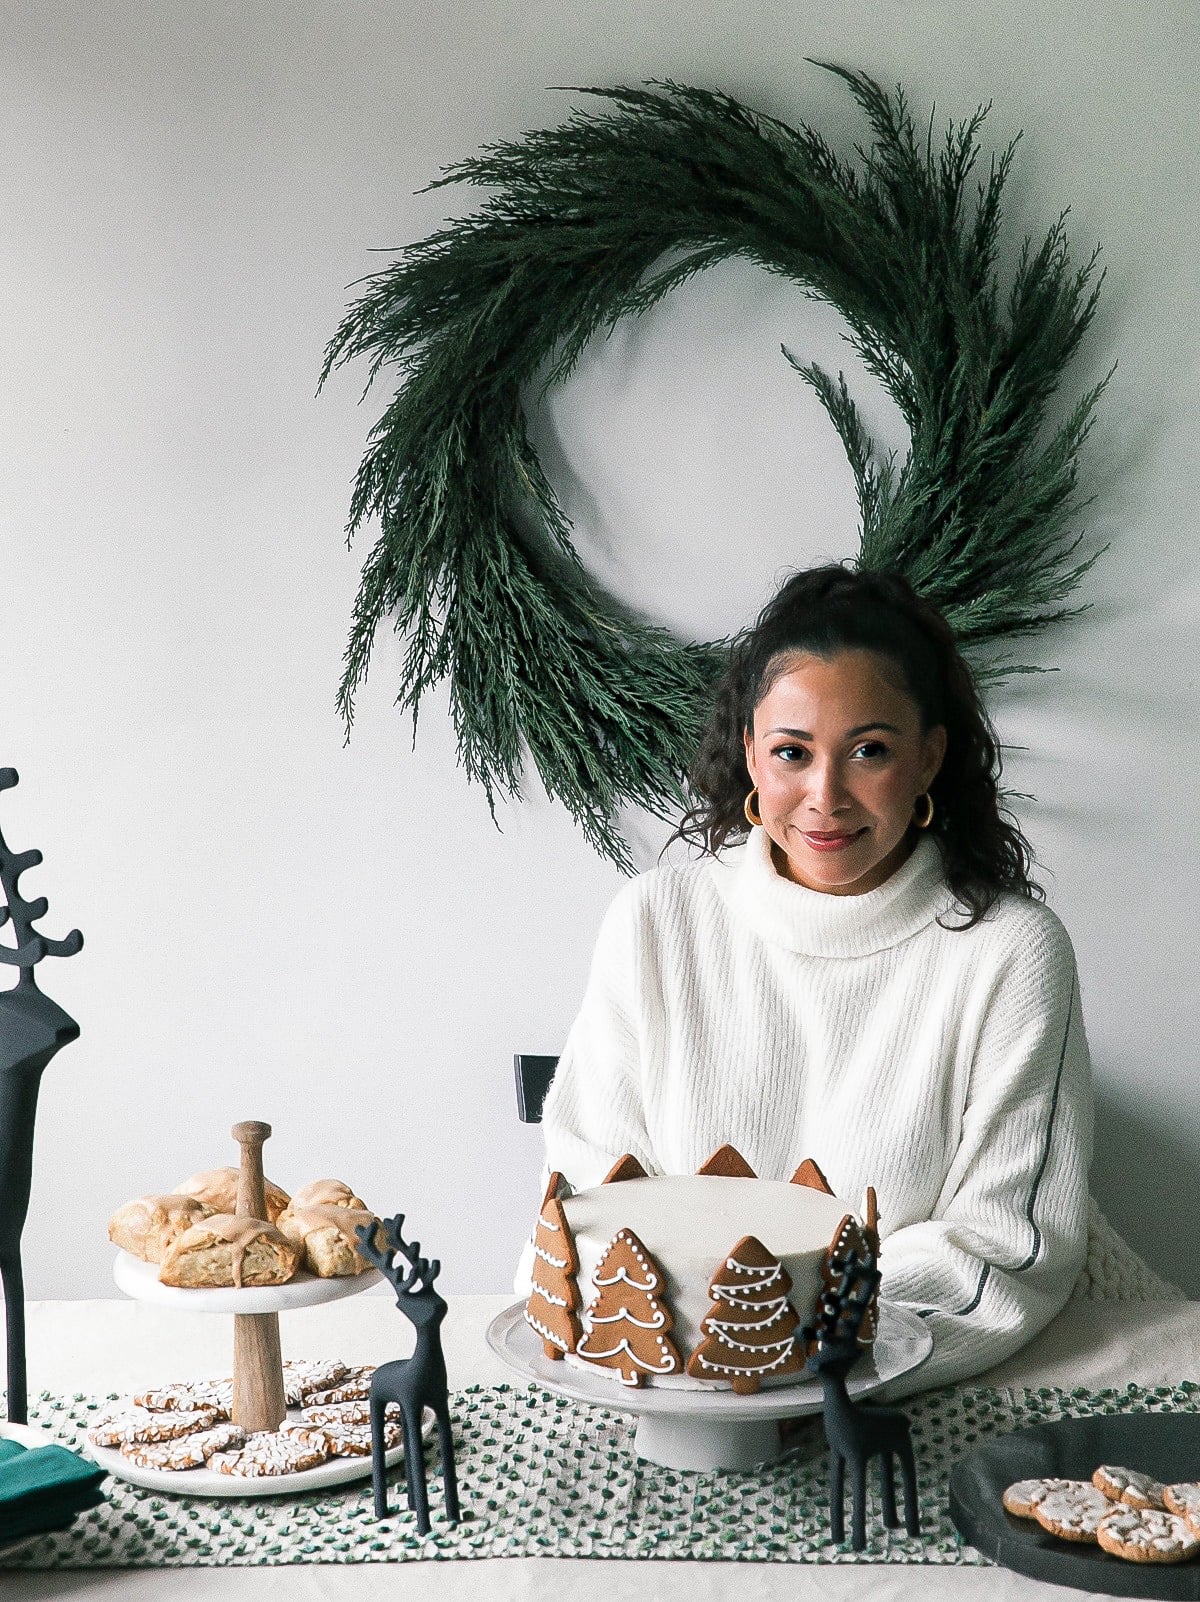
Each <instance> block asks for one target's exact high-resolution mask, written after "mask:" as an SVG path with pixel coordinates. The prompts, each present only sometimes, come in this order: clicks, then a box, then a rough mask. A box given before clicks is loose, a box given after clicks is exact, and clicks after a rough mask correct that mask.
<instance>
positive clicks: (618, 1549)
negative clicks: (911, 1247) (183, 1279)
mask: <svg viewBox="0 0 1200 1602" xmlns="http://www.w3.org/2000/svg"><path fill="white" fill-rule="evenodd" d="M105 1405H106V1401H105V1400H103V1399H100V1400H97V1399H90V1398H86V1397H82V1396H76V1397H74V1398H56V1397H51V1396H47V1395H43V1396H42V1397H41V1398H40V1399H39V1400H38V1402H37V1403H36V1404H35V1406H34V1408H33V1409H32V1418H31V1422H35V1423H37V1424H40V1425H41V1426H42V1427H43V1428H45V1429H47V1430H49V1431H50V1432H51V1433H52V1434H53V1435H54V1436H55V1438H56V1439H58V1440H60V1441H62V1442H63V1444H64V1445H67V1446H70V1447H74V1448H77V1449H78V1448H80V1447H81V1446H82V1445H83V1440H84V1432H85V1431H86V1429H87V1427H88V1425H89V1423H90V1422H91V1420H92V1419H93V1418H94V1417H95V1416H96V1415H97V1413H98V1412H99V1411H100V1410H101V1409H102V1408H103V1407H104V1406H105ZM451 1410H452V1412H453V1416H454V1420H455V1439H456V1443H457V1461H458V1476H459V1487H460V1495H461V1499H462V1509H463V1513H464V1515H465V1516H464V1518H463V1521H462V1523H460V1524H459V1525H457V1526H451V1525H449V1524H447V1523H446V1521H445V1518H444V1516H443V1503H442V1492H441V1469H440V1463H439V1461H438V1458H437V1454H436V1450H434V1449H433V1448H432V1447H431V1448H430V1449H429V1452H428V1482H429V1488H430V1513H431V1517H432V1520H433V1528H432V1531H431V1533H430V1534H429V1535H428V1536H427V1537H425V1538H422V1537H420V1536H418V1535H417V1533H416V1529H415V1523H414V1519H413V1516H412V1514H411V1513H409V1512H408V1509H407V1505H406V1503H405V1498H404V1485H403V1469H402V1468H401V1469H399V1470H396V1471H394V1472H393V1474H392V1476H391V1480H392V1493H391V1494H392V1505H393V1507H396V1508H398V1509H399V1511H398V1512H397V1513H395V1514H394V1515H393V1516H392V1517H391V1518H389V1519H387V1520H385V1521H383V1522H382V1523H380V1522H378V1521H377V1520H376V1519H375V1517H374V1513H373V1509H372V1502H371V1486H370V1480H369V1479H364V1480H362V1481H359V1482H355V1483H354V1484H352V1485H349V1486H339V1487H338V1488H337V1489H336V1490H334V1491H324V1492H314V1493H311V1494H309V1495H307V1496H303V1497H298V1498H295V1499H290V1498H288V1497H279V1498H267V1497H264V1498H262V1499H261V1500H255V1499H253V1498H247V1499H245V1500H240V1499H239V1500H234V1501H230V1500H203V1499H200V1498H193V1497H187V1496H182V1495H181V1496H178V1497H176V1496H166V1495H162V1494H161V1493H158V1492H154V1491H145V1490H140V1489H138V1488H137V1487H135V1486H132V1485H128V1484H126V1483H124V1482H117V1481H114V1480H111V1479H110V1480H109V1481H107V1482H106V1485H105V1490H106V1492H107V1495H108V1498H109V1500H108V1501H107V1502H106V1503H105V1504H104V1505H103V1506H101V1507H97V1508H94V1509H92V1510H91V1511H90V1512H88V1513H85V1514H83V1515H82V1516H81V1517H80V1518H79V1519H77V1520H76V1522H75V1524H74V1525H72V1526H71V1528H70V1529H68V1530H64V1531H61V1532H58V1533H56V1534H51V1535H47V1536H43V1537H40V1538H39V1539H38V1540H37V1541H36V1543H35V1544H34V1545H32V1546H31V1547H28V1548H26V1549H25V1550H24V1551H23V1552H21V1553H19V1554H18V1555H17V1556H16V1557H14V1558H12V1559H10V1560H9V1561H10V1563H11V1565H12V1566H13V1567H19V1568H110V1567H151V1568H157V1567H174V1566H187V1565H215V1564H284V1563H394V1562H409V1561H417V1562H427V1561H431V1560H446V1559H456V1558H484V1557H489V1558H490V1557H538V1556H546V1557H582V1558H688V1559H693V1560H694V1559H698V1558H700V1559H704V1558H707V1559H716V1560H720V1561H726V1562H728V1561H746V1562H764V1563H848V1562H853V1563H889V1562H890V1563H937V1564H948V1563H949V1564H956V1563H957V1564H964V1563H965V1564H980V1563H983V1562H985V1559H984V1558H982V1557H981V1556H980V1554H979V1553H978V1552H976V1551H975V1550H974V1549H973V1548H971V1547H969V1546H966V1545H965V1544H964V1543H963V1542H962V1541H961V1540H960V1538H959V1536H958V1534H957V1532H956V1531H955V1530H954V1527H953V1525H952V1524H951V1523H950V1518H949V1514H948V1512H947V1505H946V1501H947V1482H948V1479H949V1474H950V1470H951V1468H952V1467H953V1465H954V1464H955V1463H956V1462H957V1461H958V1460H959V1459H960V1458H961V1457H963V1456H964V1455H965V1454H966V1453H967V1452H969V1451H970V1450H971V1449H972V1447H973V1446H975V1445H976V1443H977V1442H980V1441H983V1440H986V1439H988V1438H989V1437H992V1436H996V1435H1002V1434H1006V1433H1008V1432H1009V1431H1011V1430H1015V1429H1021V1428H1024V1427H1026V1426H1028V1425H1031V1424H1038V1423H1044V1422H1047V1421H1049V1420H1052V1419H1058V1418H1069V1417H1086V1416H1088V1415H1091V1414H1097V1413H1141V1412H1148V1411H1152V1412H1160V1411H1169V1412H1180V1411H1183V1412H1197V1411H1200V1385H1196V1384H1191V1383H1188V1384H1183V1385H1180V1386H1176V1387H1174V1388H1170V1387H1165V1386H1162V1387H1157V1388H1154V1389H1147V1388H1144V1387H1139V1386H1133V1385H1131V1386H1129V1387H1128V1388H1127V1389H1124V1390H1109V1391H1101V1392H1099V1393H1089V1392H1086V1391H1082V1390H1079V1391H1062V1390H1051V1389H1048V1388H1047V1389H1039V1390H985V1389H977V1390H960V1389H947V1390H943V1391H937V1392H934V1393H932V1394H931V1395H929V1396H926V1397H921V1398H916V1399H914V1400H913V1401H912V1402H911V1403H910V1405H909V1407H908V1409H907V1411H908V1413H909V1417H910V1418H911V1420H912V1427H913V1443H914V1446H915V1448H916V1455H917V1472H918V1476H919V1482H920V1489H921V1525H922V1531H923V1534H922V1537H921V1538H920V1539H910V1538H908V1537H907V1536H904V1535H903V1534H902V1533H898V1532H895V1531H886V1530H884V1528H883V1526H882V1524H881V1523H880V1520H879V1498H878V1482H877V1479H876V1473H875V1469H874V1467H873V1468H872V1470H871V1476H870V1481H869V1491H870V1502H871V1507H870V1516H869V1520H868V1538H869V1539H868V1548H867V1550H866V1552H863V1553H857V1554H856V1553H853V1552H851V1551H850V1550H849V1549H848V1548H847V1547H840V1548H839V1547H835V1546H834V1545H833V1544H832V1543H831V1542H830V1540H829V1534H828V1503H829V1476H828V1468H827V1457H826V1451H825V1443H824V1437H823V1434H822V1431H821V1425H820V1421H819V1419H813V1420H811V1421H809V1422H807V1423H806V1424H805V1426H804V1428H803V1430H802V1431H801V1433H800V1434H799V1435H797V1437H796V1438H795V1441H794V1445H793V1446H792V1448H791V1450H789V1452H788V1453H787V1454H786V1455H785V1456H784V1457H783V1458H782V1459H781V1460H780V1461H779V1462H778V1463H776V1464H773V1465H771V1466H770V1467H768V1468H764V1469H762V1470H760V1471H758V1472H757V1473H753V1474H688V1473H683V1472H680V1471H677V1470H673V1469H665V1468H660V1467H658V1466H657V1465H655V1464H651V1463H645V1462H643V1461H642V1460H640V1459H639V1458H638V1457H637V1456H636V1455H635V1454H634V1452H633V1450H632V1445H631V1437H632V1432H633V1428H634V1424H635V1421H634V1420H633V1419H632V1418H631V1417H630V1416H629V1415H628V1414H623V1413H618V1412H614V1411H609V1410H608V1409H605V1408H599V1407H587V1406H584V1405H582V1404H578V1403H575V1402H569V1401H566V1400H564V1399H562V1398H559V1397H554V1396H550V1395H548V1394H547V1393H546V1392H544V1391H541V1390H539V1389H537V1388H536V1387H534V1386H530V1387H528V1388H527V1389H525V1388H520V1387H516V1386H509V1385H499V1386H494V1387H488V1388H484V1387H480V1386H472V1387H470V1388H469V1389H467V1390H462V1391H458V1392H456V1393H455V1394H454V1396H453V1397H452V1398H451ZM848 1514H849V1498H847V1517H848Z"/></svg>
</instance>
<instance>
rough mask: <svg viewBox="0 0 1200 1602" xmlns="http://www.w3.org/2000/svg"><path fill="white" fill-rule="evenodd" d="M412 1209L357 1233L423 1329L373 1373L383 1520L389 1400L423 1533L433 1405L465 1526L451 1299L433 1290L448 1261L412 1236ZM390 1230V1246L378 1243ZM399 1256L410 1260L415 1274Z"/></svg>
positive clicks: (374, 1476)
mask: <svg viewBox="0 0 1200 1602" xmlns="http://www.w3.org/2000/svg"><path fill="white" fill-rule="evenodd" d="M403 1228H404V1214H403V1213H397V1215H396V1217H395V1218H385V1219H384V1220H383V1221H382V1222H381V1223H380V1224H378V1225H371V1224H364V1225H362V1226H361V1227H360V1228H359V1229H357V1230H355V1234H356V1235H357V1236H358V1241H359V1247H358V1249H359V1251H360V1252H362V1254H363V1256H364V1257H365V1258H366V1259H367V1261H368V1262H370V1263H373V1264H374V1265H375V1267H376V1268H377V1269H378V1270H379V1272H380V1273H381V1274H382V1275H383V1277H384V1278H385V1279H386V1280H387V1281H388V1282H389V1283H390V1285H391V1286H392V1288H393V1290H394V1291H395V1292H396V1306H397V1307H398V1308H399V1309H400V1311H401V1312H402V1313H403V1314H404V1316H405V1318H407V1319H410V1320H411V1321H412V1323H413V1324H414V1325H415V1327H416V1331H417V1347H416V1351H414V1352H413V1354H412V1356H411V1357H402V1358H399V1359H398V1360H397V1361H396V1362H394V1363H384V1364H382V1366H381V1367H379V1368H377V1369H376V1370H375V1373H374V1375H373V1376H372V1378H371V1483H372V1486H373V1488H374V1492H375V1517H376V1518H378V1519H385V1518H387V1516H388V1512H389V1509H388V1502H387V1464H386V1461H385V1457H384V1430H383V1421H384V1415H385V1410H386V1408H387V1404H388V1403H389V1402H397V1403H398V1404H399V1406H400V1413H401V1416H402V1418H403V1421H404V1470H405V1474H406V1476H407V1479H408V1505H409V1507H410V1508H411V1509H412V1511H413V1512H414V1513H415V1514H416V1515H417V1531H418V1533H419V1534H420V1535H428V1534H429V1495H428V1492H427V1490H426V1487H425V1450H424V1443H423V1441H422V1438H421V1423H422V1420H423V1417H424V1413H425V1409H426V1408H429V1410H430V1412H431V1413H432V1414H433V1416H434V1418H435V1419H436V1420H437V1427H438V1443H439V1446H440V1448H441V1453H442V1483H443V1485H444V1487H445V1492H446V1517H447V1518H448V1519H449V1521H450V1523H451V1524H457V1523H458V1480H457V1477H456V1475H455V1472H454V1436H453V1433H452V1431H451V1428H450V1403H449V1398H448V1394H447V1389H446V1359H445V1358H444V1357H443V1355H442V1337H441V1334H440V1330H441V1323H442V1320H443V1318H445V1316H446V1303H445V1302H444V1301H443V1300H442V1298H441V1297H440V1296H439V1295H438V1293H437V1292H436V1291H435V1290H434V1288H433V1283H434V1281H435V1280H436V1279H437V1277H438V1274H439V1273H440V1272H441V1267H442V1265H441V1263H440V1262H439V1261H438V1260H437V1258H436V1257H435V1258H434V1259H433V1261H432V1262H430V1261H428V1260H427V1259H426V1258H424V1257H422V1256H421V1247H420V1243H419V1242H418V1241H413V1243H412V1244H411V1245H409V1244H408V1242H407V1241H406V1240H405V1239H404V1237H403V1235H402V1234H401V1230H402V1229H403ZM380 1235H382V1237H383V1250H382V1251H381V1250H380V1249H379V1247H378V1246H377V1245H376V1241H377V1240H378V1238H379V1237H380ZM397 1258H400V1259H401V1260H402V1262H403V1263H405V1264H407V1265H408V1268H407V1272H406V1271H405V1269H404V1267H403V1266H401V1265H398V1263H397Z"/></svg>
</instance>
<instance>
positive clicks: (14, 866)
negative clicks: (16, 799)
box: [0, 768, 83, 984]
mask: <svg viewBox="0 0 1200 1602" xmlns="http://www.w3.org/2000/svg"><path fill="white" fill-rule="evenodd" d="M16 782H17V770H16V768H0V790H11V789H12V788H13V786H14V785H15V784H16ZM41 860H42V853H41V852H40V851H19V852H18V851H10V850H9V848H8V847H7V846H6V845H5V843H4V836H3V835H2V834H0V895H2V896H3V902H2V903H0V925H3V924H5V923H7V922H8V921H9V919H10V918H11V919H12V926H13V932H14V934H15V935H16V940H17V943H16V946H15V947H14V946H6V945H0V963H3V962H7V963H9V964H11V965H12V966H14V967H17V968H20V969H22V974H21V982H22V983H23V984H24V983H28V984H33V982H34V981H33V969H34V965H35V964H36V963H39V962H41V960H42V958H43V957H73V956H74V955H75V953H76V952H77V951H79V950H80V949H81V948H82V946H83V936H82V935H81V934H80V932H79V930H78V929H72V930H71V932H70V934H69V935H67V936H66V937H65V939H62V940H51V939H50V938H49V936H47V935H40V934H37V933H36V932H35V930H34V927H33V925H34V922H35V921H36V920H37V919H38V918H42V917H44V916H45V914H46V911H47V908H48V907H49V905H50V903H49V902H48V901H47V900H46V898H45V896H39V897H38V899H37V900H36V901H26V899H25V897H24V896H23V895H22V894H21V892H20V891H19V890H18V889H17V880H18V879H19V878H20V877H21V875H22V874H23V873H24V872H25V870H26V868H36V867H37V865H38V863H39V862H41ZM3 903H7V905H5V904H3Z"/></svg>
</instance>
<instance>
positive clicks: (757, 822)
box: [742, 785, 762, 829]
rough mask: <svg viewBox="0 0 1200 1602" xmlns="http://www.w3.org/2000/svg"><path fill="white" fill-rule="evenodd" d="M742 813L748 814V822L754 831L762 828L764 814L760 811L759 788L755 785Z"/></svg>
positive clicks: (743, 804)
mask: <svg viewBox="0 0 1200 1602" xmlns="http://www.w3.org/2000/svg"><path fill="white" fill-rule="evenodd" d="M742 811H743V812H744V813H745V814H746V822H747V823H748V824H749V825H750V827H751V828H752V829H761V828H762V813H761V812H760V811H759V810H758V786H757V785H755V786H754V788H753V790H751V792H750V794H749V795H748V796H747V797H746V799H745V801H744V802H743V803H742Z"/></svg>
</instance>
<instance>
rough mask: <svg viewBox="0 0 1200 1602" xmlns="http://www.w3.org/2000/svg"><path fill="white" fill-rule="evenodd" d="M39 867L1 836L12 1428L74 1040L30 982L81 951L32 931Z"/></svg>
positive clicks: (59, 1012)
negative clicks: (32, 873)
mask: <svg viewBox="0 0 1200 1602" xmlns="http://www.w3.org/2000/svg"><path fill="white" fill-rule="evenodd" d="M16 782H17V772H16V769H15V768H0V790H11V789H12V788H13V786H14V785H15V784H16ZM41 860H42V853H41V852H40V851H10V850H9V848H8V847H7V846H6V845H5V843H4V836H3V834H0V892H2V899H0V926H2V925H4V924H6V923H9V922H11V923H12V927H13V934H14V936H15V939H16V944H15V945H14V946H9V945H5V944H4V943H3V941H0V963H8V964H9V965H10V966H12V967H16V968H19V969H20V973H19V974H18V977H17V982H16V984H15V985H14V986H13V987H12V989H10V990H6V991H3V992H0V1279H2V1280H3V1284H4V1310H5V1322H6V1329H7V1351H8V1418H9V1421H10V1422H11V1423H14V1424H24V1423H25V1422H26V1394H25V1390H26V1387H25V1286H24V1281H23V1279H22V1275H21V1231H22V1230H23V1229H24V1228H25V1215H26V1214H27V1212H28V1211H29V1188H30V1182H31V1180H32V1177H33V1122H34V1116H35V1114H36V1112H37V1097H38V1087H39V1085H40V1084H41V1079H42V1070H43V1069H44V1068H45V1066H46V1064H47V1063H48V1062H49V1061H50V1059H51V1057H53V1056H54V1053H55V1052H56V1051H58V1049H59V1047H60V1046H65V1045H67V1044H68V1042H70V1041H72V1040H75V1039H76V1038H77V1037H78V1034H79V1025H78V1024H77V1023H76V1022H75V1020H74V1018H71V1017H69V1016H68V1015H67V1014H66V1013H65V1012H64V1011H63V1009H62V1008H61V1007H59V1006H57V1005H56V1004H55V1003H54V1002H53V1001H51V1000H50V998H49V996H44V995H43V994H42V992H41V991H40V990H39V989H38V987H37V984H36V982H35V980H34V977H33V970H34V968H35V966H36V965H37V964H38V963H39V962H41V960H42V958H43V957H73V956H74V955H75V953H76V952H77V951H78V950H79V949H80V947H81V946H82V945H83V936H82V935H81V934H80V932H79V930H78V929H72V930H71V932H70V934H69V935H67V937H66V939H65V940H51V939H49V938H48V937H47V936H45V935H40V934H37V933H36V932H35V930H34V927H33V926H34V924H35V923H36V922H37V920H38V919H39V918H43V917H45V915H46V910H47V906H48V903H47V901H46V898H45V897H44V896H41V897H39V898H38V899H37V900H36V901H26V899H25V897H24V896H23V895H22V894H21V893H20V891H19V890H18V889H17V880H18V879H19V878H20V877H21V875H22V874H23V873H24V872H25V870H26V868H36V867H37V865H38V863H39V862H41Z"/></svg>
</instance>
